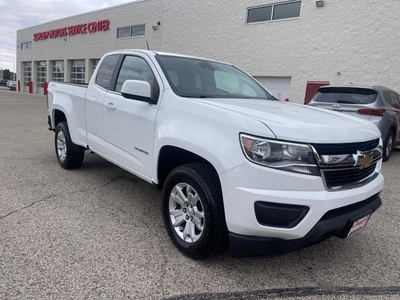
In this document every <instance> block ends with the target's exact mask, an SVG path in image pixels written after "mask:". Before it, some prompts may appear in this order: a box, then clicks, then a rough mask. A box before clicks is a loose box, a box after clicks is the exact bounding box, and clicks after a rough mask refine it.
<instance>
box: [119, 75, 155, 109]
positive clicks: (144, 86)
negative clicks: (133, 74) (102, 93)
mask: <svg viewBox="0 0 400 300" xmlns="http://www.w3.org/2000/svg"><path fill="white" fill-rule="evenodd" d="M121 95H122V96H123V97H124V98H127V99H133V100H138V101H143V102H148V103H150V104H157V99H152V98H151V86H150V84H149V83H148V82H147V81H142V80H126V81H125V82H124V84H123V85H122V88H121Z"/></svg>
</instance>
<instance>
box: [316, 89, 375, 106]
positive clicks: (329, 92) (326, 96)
mask: <svg viewBox="0 0 400 300" xmlns="http://www.w3.org/2000/svg"><path fill="white" fill-rule="evenodd" d="M377 95H378V92H377V91H375V90H372V89H364V88H351V87H330V88H322V89H320V90H319V91H318V94H317V95H316V96H315V98H314V102H328V103H340V104H342V103H343V104H370V103H374V102H375V100H376V97H377Z"/></svg>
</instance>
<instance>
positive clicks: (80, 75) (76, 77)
mask: <svg viewBox="0 0 400 300" xmlns="http://www.w3.org/2000/svg"><path fill="white" fill-rule="evenodd" d="M85 72H86V68H85V60H73V61H72V62H71V82H73V83H85Z"/></svg>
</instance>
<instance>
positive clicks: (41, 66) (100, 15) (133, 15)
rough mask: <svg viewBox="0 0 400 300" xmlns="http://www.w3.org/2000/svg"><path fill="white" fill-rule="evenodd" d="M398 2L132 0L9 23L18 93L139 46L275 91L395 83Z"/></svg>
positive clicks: (84, 71)
mask: <svg viewBox="0 0 400 300" xmlns="http://www.w3.org/2000/svg"><path fill="white" fill-rule="evenodd" d="M399 11H400V1H398V0H385V1H376V0H352V1H349V0H290V1H279V0H245V1H228V0H220V1H214V0H202V1H183V0H168V1H167V0H139V1H132V2H130V3H127V4H123V5H118V6H114V7H110V8H106V9H101V10H96V11H93V12H89V13H84V14H79V15H76V16H73V17H69V18H64V19H60V20H54V21H53V22H49V23H45V24H41V25H37V26H33V27H30V28H26V29H22V30H18V31H17V74H18V78H17V80H18V82H19V84H18V85H19V89H20V91H22V92H31V93H40V94H45V93H46V87H47V84H48V82H50V81H65V82H75V83H88V82H89V80H90V77H91V75H92V74H93V71H94V69H95V67H96V65H97V64H98V62H99V60H100V58H101V57H102V56H103V54H104V53H106V52H109V51H112V50H117V49H128V48H129V49H147V48H149V49H150V50H154V51H162V52H172V53H180V54H185V55H192V56H200V57H205V58H211V59H215V60H220V61H225V62H229V63H232V64H234V65H236V66H238V67H240V68H242V69H244V70H245V71H246V72H248V73H249V74H251V75H252V76H254V77H255V78H256V79H257V80H258V81H259V82H260V83H261V84H263V85H264V86H265V87H266V88H267V89H269V90H270V91H271V92H272V93H273V94H274V95H275V96H276V97H277V98H280V99H285V98H289V99H290V101H291V102H297V103H303V101H304V98H305V95H306V91H307V92H308V93H310V91H312V90H313V88H315V87H317V86H318V85H321V84H328V83H329V84H333V85H348V84H354V85H383V86H386V87H389V88H392V89H394V90H397V91H400V72H399V70H400V55H399V52H400V30H399V25H400V22H399V21H398V12H399Z"/></svg>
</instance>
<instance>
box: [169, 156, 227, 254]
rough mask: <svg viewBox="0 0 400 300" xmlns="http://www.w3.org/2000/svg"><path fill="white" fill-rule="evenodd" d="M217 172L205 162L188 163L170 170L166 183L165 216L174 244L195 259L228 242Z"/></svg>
mask: <svg viewBox="0 0 400 300" xmlns="http://www.w3.org/2000/svg"><path fill="white" fill-rule="evenodd" d="M216 176H218V175H217V174H216V173H215V171H214V170H213V169H212V168H211V167H210V166H208V165H206V164H197V163H195V164H186V165H182V166H179V167H177V168H175V169H174V170H172V171H171V173H170V174H169V175H168V177H167V179H166V181H165V185H164V195H163V207H162V211H163V218H164V223H165V227H166V230H167V232H168V235H169V237H170V238H171V240H172V242H173V243H174V245H175V246H176V247H177V248H178V249H179V250H180V251H181V252H182V253H183V254H184V255H186V256H188V257H190V258H192V259H196V260H199V259H205V258H207V257H210V256H213V255H216V254H218V253H220V252H221V251H222V250H223V249H224V248H225V246H226V241H227V237H228V234H227V232H228V231H227V227H226V223H225V215H224V207H223V203H222V193H221V189H220V188H219V184H216V182H218V178H215V177H216Z"/></svg>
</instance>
